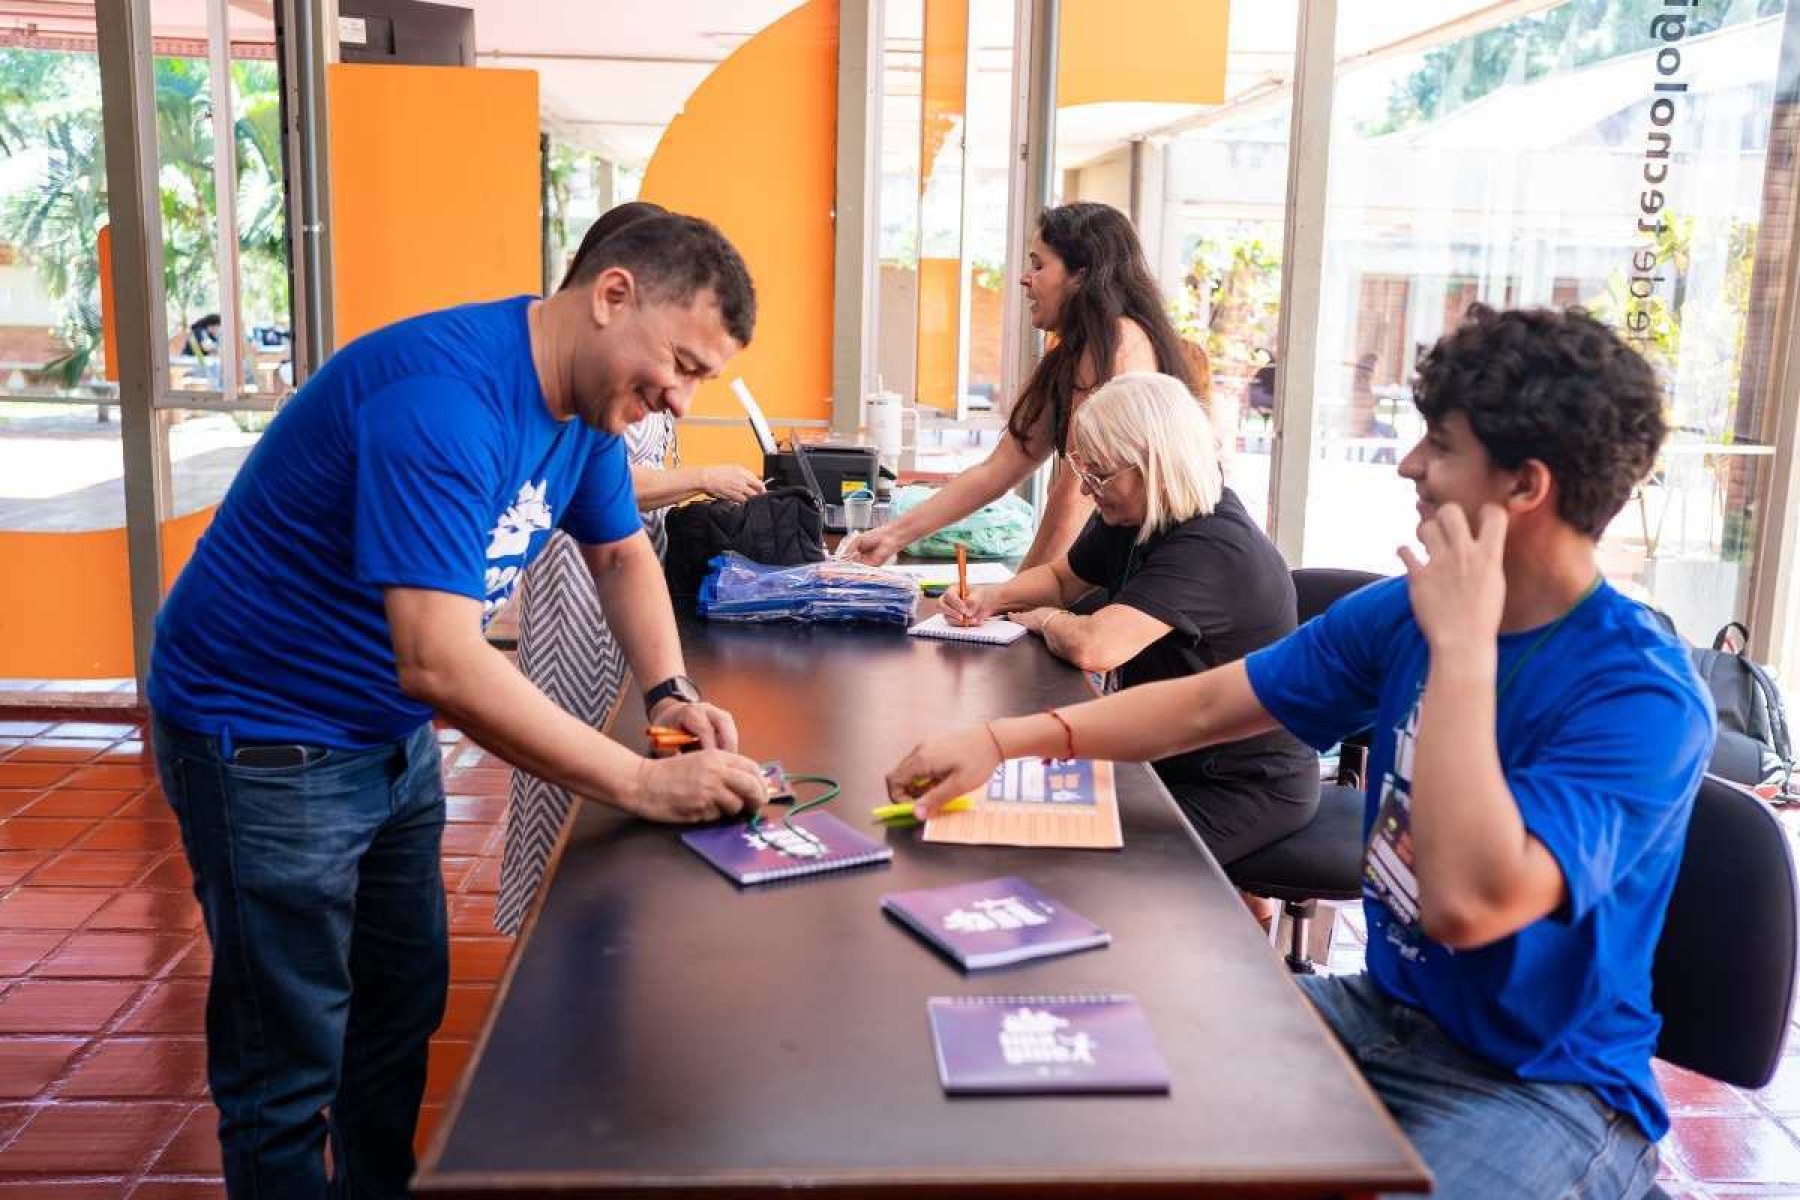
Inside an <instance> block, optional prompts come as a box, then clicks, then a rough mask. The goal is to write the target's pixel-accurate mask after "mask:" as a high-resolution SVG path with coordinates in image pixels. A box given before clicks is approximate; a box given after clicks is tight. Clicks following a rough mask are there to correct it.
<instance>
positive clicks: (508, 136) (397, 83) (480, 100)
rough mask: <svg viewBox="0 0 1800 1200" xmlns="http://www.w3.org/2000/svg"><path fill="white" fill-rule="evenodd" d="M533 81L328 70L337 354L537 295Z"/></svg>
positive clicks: (458, 71) (486, 73)
mask: <svg viewBox="0 0 1800 1200" xmlns="http://www.w3.org/2000/svg"><path fill="white" fill-rule="evenodd" d="M537 82H538V81H537V72H535V71H504V70H497V69H496V70H490V69H488V68H485V67H483V68H480V69H475V68H470V67H395V66H375V65H370V64H366V63H335V64H333V65H332V66H331V67H330V68H329V72H328V75H327V79H326V84H327V88H328V91H329V95H330V105H331V109H330V111H331V211H332V220H333V225H332V261H333V266H334V271H335V279H334V281H333V291H334V296H335V300H336V319H337V328H336V338H337V344H338V345H339V346H342V345H344V344H345V343H347V342H349V341H350V340H352V339H353V338H355V337H357V336H358V335H359V334H363V333H367V332H368V331H369V330H371V329H379V328H380V327H381V326H383V325H387V324H391V323H392V322H394V321H397V320H400V319H401V318H402V317H410V316H414V315H416V314H418V313H422V312H429V311H431V310H432V309H437V308H448V307H450V306H451V305H455V304H466V303H469V302H471V301H476V300H493V299H498V298H500V297H503V296H516V295H519V294H520V293H523V292H531V293H533V294H535V293H536V292H537V291H538V290H539V288H540V287H541V285H542V271H543V264H542V258H541V253H542V251H541V245H542V239H541V236H540V233H541V230H540V226H539V223H538V216H539V202H540V196H539V186H538V185H539V177H540V174H541V172H540V169H539V161H538V86H537Z"/></svg>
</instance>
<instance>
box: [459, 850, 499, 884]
mask: <svg viewBox="0 0 1800 1200" xmlns="http://www.w3.org/2000/svg"><path fill="white" fill-rule="evenodd" d="M463 890H464V891H466V892H497V891H499V890H500V860H499V859H497V858H483V859H477V860H476V863H475V869H474V870H472V871H470V872H469V878H468V879H467V881H465V882H464V884H463Z"/></svg>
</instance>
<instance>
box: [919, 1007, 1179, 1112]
mask: <svg viewBox="0 0 1800 1200" xmlns="http://www.w3.org/2000/svg"><path fill="white" fill-rule="evenodd" d="M926 1016H927V1018H928V1019H929V1020H930V1022H931V1040H932V1043H933V1045H934V1047H935V1049H936V1051H937V1067H938V1081H939V1082H940V1083H942V1084H943V1086H944V1090H945V1091H946V1092H948V1093H950V1094H951V1095H953V1096H955V1095H963V1094H982V1093H988V1094H994V1093H1000V1094H1005V1093H1015V1094H1031V1093H1045V1092H1151V1093H1160V1092H1167V1091H1168V1090H1169V1068H1168V1065H1167V1064H1166V1063H1165V1062H1164V1061H1163V1057H1162V1054H1161V1053H1160V1052H1159V1051H1158V1050H1157V1048H1156V1039H1155V1037H1154V1036H1152V1034H1151V1032H1150V1022H1149V1021H1148V1020H1147V1019H1146V1018H1145V1017H1144V1010H1143V1009H1141V1008H1139V1007H1138V1003H1137V1001H1136V1000H1134V999H1132V998H1131V997H1130V996H1113V995H1101V996H933V997H931V999H930V1000H928V1001H927V1002H926Z"/></svg>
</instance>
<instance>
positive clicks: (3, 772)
mask: <svg viewBox="0 0 1800 1200" xmlns="http://www.w3.org/2000/svg"><path fill="white" fill-rule="evenodd" d="M74 769H75V768H72V767H70V766H69V765H67V764H66V763H39V762H20V761H19V760H18V758H17V756H14V757H11V758H8V759H7V760H6V761H5V762H0V787H9V788H47V787H49V786H50V785H51V784H53V783H60V782H62V781H63V780H64V779H67V778H68V777H69V773H70V771H72V770H74Z"/></svg>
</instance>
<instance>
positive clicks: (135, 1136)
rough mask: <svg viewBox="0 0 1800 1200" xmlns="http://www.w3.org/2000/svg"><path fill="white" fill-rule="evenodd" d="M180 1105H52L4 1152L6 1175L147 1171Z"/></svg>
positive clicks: (0, 1169)
mask: <svg viewBox="0 0 1800 1200" xmlns="http://www.w3.org/2000/svg"><path fill="white" fill-rule="evenodd" d="M185 1111H186V1109H185V1107H184V1106H182V1105H179V1104H157V1103H145V1102H139V1103H137V1104H52V1105H50V1106H49V1107H47V1108H44V1109H42V1110H41V1111H39V1113H38V1114H37V1116H35V1117H33V1118H32V1119H31V1122H30V1123H29V1124H28V1125H26V1126H25V1128H24V1129H23V1130H21V1131H20V1132H19V1135H18V1136H17V1137H15V1138H14V1139H13V1141H12V1144H11V1145H10V1146H8V1147H7V1148H6V1149H5V1150H4V1151H0V1174H20V1173H39V1174H41V1173H50V1172H57V1171H67V1170H69V1168H70V1165H71V1164H73V1163H79V1164H81V1169H82V1173H83V1174H89V1173H92V1174H96V1175H98V1174H103V1173H112V1172H126V1171H137V1170H141V1169H142V1168H143V1167H144V1165H145V1164H146V1163H148V1162H149V1161H150V1159H151V1157H152V1156H153V1155H155V1153H156V1152H157V1151H158V1150H159V1149H160V1148H161V1147H162V1146H163V1144H164V1143H165V1142H167V1141H168V1139H169V1136H170V1134H172V1133H174V1131H175V1128H176V1126H177V1125H178V1124H179V1123H180V1121H181V1119H182V1117H183V1115H184V1113H185Z"/></svg>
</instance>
